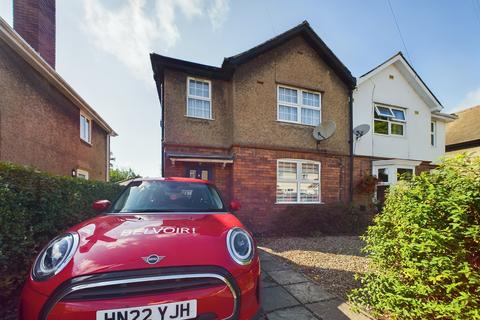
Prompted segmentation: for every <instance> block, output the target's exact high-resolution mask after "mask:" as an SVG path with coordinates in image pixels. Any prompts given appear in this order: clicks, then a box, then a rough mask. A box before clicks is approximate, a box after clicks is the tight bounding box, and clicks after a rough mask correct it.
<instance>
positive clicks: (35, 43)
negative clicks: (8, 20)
mask: <svg viewBox="0 0 480 320" xmlns="http://www.w3.org/2000/svg"><path fill="white" fill-rule="evenodd" d="M13 26H14V29H15V30H16V31H17V33H18V34H19V35H20V36H22V38H23V39H25V41H27V42H28V44H30V46H31V47H32V48H33V49H35V51H37V52H38V53H39V54H40V56H42V58H43V59H44V60H45V61H47V62H48V64H50V65H51V66H52V67H53V68H55V0H13Z"/></svg>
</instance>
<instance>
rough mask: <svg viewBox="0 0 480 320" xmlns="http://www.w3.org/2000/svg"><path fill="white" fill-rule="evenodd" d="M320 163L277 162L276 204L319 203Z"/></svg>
mask: <svg viewBox="0 0 480 320" xmlns="http://www.w3.org/2000/svg"><path fill="white" fill-rule="evenodd" d="M319 202H320V163H319V162H313V161H308V160H278V162H277V203H319Z"/></svg>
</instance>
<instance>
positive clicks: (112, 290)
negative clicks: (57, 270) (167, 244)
mask: <svg viewBox="0 0 480 320" xmlns="http://www.w3.org/2000/svg"><path fill="white" fill-rule="evenodd" d="M224 285H225V283H224V282H223V281H222V280H220V279H216V278H191V279H189V278H187V279H168V280H157V281H147V282H139V283H126V284H125V283H119V284H115V285H109V286H103V287H92V288H86V289H80V290H77V291H73V292H72V293H70V294H68V295H66V296H65V297H63V299H62V300H61V301H77V300H97V299H111V298H123V297H129V296H135V295H148V294H161V293H171V292H177V291H183V290H194V289H204V288H210V287H215V286H224Z"/></svg>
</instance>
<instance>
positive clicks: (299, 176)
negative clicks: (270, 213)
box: [275, 159, 322, 205]
mask: <svg viewBox="0 0 480 320" xmlns="http://www.w3.org/2000/svg"><path fill="white" fill-rule="evenodd" d="M281 162H283V163H295V164H296V166H297V179H295V180H294V179H280V178H279V177H280V174H279V164H280V163H281ZM304 163H308V164H316V165H318V181H317V180H308V179H302V164H304ZM321 173H322V164H321V162H318V161H312V160H298V159H277V184H278V182H290V183H294V182H295V183H296V184H297V200H296V201H279V200H278V198H277V191H276V190H277V188H275V203H276V204H302V205H303V204H321V203H322V176H321ZM302 183H318V200H317V201H308V202H301V201H300V192H301V188H300V186H301V184H302Z"/></svg>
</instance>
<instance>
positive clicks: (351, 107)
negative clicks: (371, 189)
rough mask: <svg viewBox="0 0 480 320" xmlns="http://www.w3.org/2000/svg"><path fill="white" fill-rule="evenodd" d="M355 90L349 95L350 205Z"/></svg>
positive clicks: (350, 199)
mask: <svg viewBox="0 0 480 320" xmlns="http://www.w3.org/2000/svg"><path fill="white" fill-rule="evenodd" d="M354 89H355V88H350V93H349V101H348V111H349V113H350V117H349V119H348V120H349V130H348V131H349V135H350V138H349V142H350V145H349V147H350V159H349V160H350V168H349V169H350V172H349V174H350V177H349V178H350V183H349V197H348V200H349V203H350V205H353V90H354Z"/></svg>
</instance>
